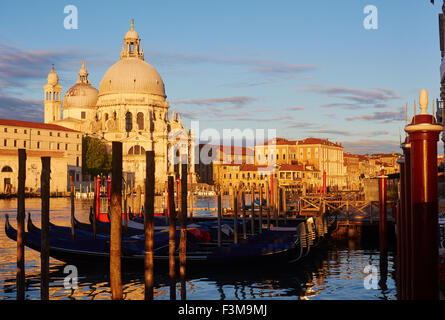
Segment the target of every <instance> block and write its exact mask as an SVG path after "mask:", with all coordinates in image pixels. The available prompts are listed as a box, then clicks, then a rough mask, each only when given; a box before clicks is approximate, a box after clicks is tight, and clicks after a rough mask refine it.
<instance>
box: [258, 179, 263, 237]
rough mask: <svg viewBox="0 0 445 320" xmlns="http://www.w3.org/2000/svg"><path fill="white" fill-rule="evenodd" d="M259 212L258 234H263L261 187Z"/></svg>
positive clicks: (261, 190)
mask: <svg viewBox="0 0 445 320" xmlns="http://www.w3.org/2000/svg"><path fill="white" fill-rule="evenodd" d="M259 199H260V208H259V210H260V212H259V215H258V233H262V232H263V187H262V186H261V187H260V196H259Z"/></svg>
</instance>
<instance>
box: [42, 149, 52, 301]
mask: <svg viewBox="0 0 445 320" xmlns="http://www.w3.org/2000/svg"><path fill="white" fill-rule="evenodd" d="M41 161H42V172H41V175H40V185H41V186H40V193H41V198H42V213H41V214H42V217H41V248H40V277H41V284H40V299H41V300H49V196H50V173H51V158H50V157H42V158H41Z"/></svg>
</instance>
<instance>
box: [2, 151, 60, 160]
mask: <svg viewBox="0 0 445 320" xmlns="http://www.w3.org/2000/svg"><path fill="white" fill-rule="evenodd" d="M0 155H1V156H17V155H18V149H0ZM26 155H27V156H28V157H51V158H63V155H64V152H63V151H38V150H28V149H27V150H26Z"/></svg>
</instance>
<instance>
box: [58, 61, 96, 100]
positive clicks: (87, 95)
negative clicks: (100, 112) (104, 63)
mask: <svg viewBox="0 0 445 320" xmlns="http://www.w3.org/2000/svg"><path fill="white" fill-rule="evenodd" d="M97 95H98V91H97V89H96V88H94V87H93V86H92V85H91V84H90V81H89V80H88V71H87V69H86V67H85V62H84V61H82V67H81V68H80V70H79V80H77V83H76V84H75V85H74V86H72V87H71V88H70V89H69V90H68V91H67V92H66V93H65V96H64V97H63V108H64V109H69V108H80V107H95V106H96V103H97Z"/></svg>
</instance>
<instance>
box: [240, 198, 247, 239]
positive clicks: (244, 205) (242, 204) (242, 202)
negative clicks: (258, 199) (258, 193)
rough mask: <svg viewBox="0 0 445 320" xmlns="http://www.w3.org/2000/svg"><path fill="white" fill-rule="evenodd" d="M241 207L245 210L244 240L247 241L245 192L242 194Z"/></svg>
mask: <svg viewBox="0 0 445 320" xmlns="http://www.w3.org/2000/svg"><path fill="white" fill-rule="evenodd" d="M241 206H242V210H243V218H242V219H243V239H244V240H246V239H247V225H246V194H245V192H244V190H243V191H242V192H241Z"/></svg>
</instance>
